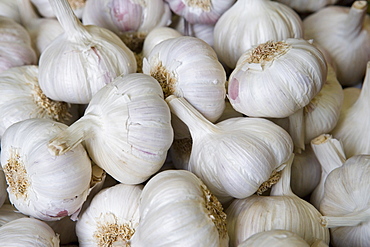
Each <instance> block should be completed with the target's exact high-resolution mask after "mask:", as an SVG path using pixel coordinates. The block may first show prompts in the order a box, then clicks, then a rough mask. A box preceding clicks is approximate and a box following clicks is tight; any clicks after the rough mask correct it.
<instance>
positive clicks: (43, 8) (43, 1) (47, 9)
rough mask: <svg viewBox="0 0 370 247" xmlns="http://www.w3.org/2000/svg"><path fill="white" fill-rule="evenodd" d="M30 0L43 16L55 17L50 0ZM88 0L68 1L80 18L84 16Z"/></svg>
mask: <svg viewBox="0 0 370 247" xmlns="http://www.w3.org/2000/svg"><path fill="white" fill-rule="evenodd" d="M30 1H31V2H32V3H33V5H34V6H35V7H36V8H37V10H38V12H39V13H40V14H41V16H43V17H46V18H54V17H55V13H54V10H53V8H52V7H51V4H50V2H49V0H30ZM87 1H88V0H68V3H69V4H70V5H71V8H72V9H73V12H74V13H75V15H76V16H77V17H78V18H79V19H81V18H82V15H83V12H84V9H85V5H86V2H87Z"/></svg>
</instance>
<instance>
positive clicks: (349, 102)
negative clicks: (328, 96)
mask: <svg viewBox="0 0 370 247" xmlns="http://www.w3.org/2000/svg"><path fill="white" fill-rule="evenodd" d="M343 92H344V101H343V107H342V109H341V112H340V116H339V120H338V123H337V125H336V126H335V128H334V129H333V130H332V131H331V134H332V135H333V136H334V137H335V138H336V139H338V140H340V141H341V142H342V143H343V149H344V152H345V154H346V157H347V158H350V157H352V156H353V155H356V154H369V153H370V143H369V141H368V140H369V138H370V132H369V131H367V128H368V127H369V126H370V118H369V117H367V116H369V114H370V113H369V109H370V108H369V104H368V102H369V98H370V95H369V93H370V61H369V62H368V63H367V70H366V76H365V79H364V81H363V83H362V88H361V89H359V88H351V87H348V88H346V89H344V90H343Z"/></svg>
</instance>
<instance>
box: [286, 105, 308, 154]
mask: <svg viewBox="0 0 370 247" xmlns="http://www.w3.org/2000/svg"><path fill="white" fill-rule="evenodd" d="M303 113H304V107H303V108H301V109H299V110H298V111H296V112H295V113H293V115H290V116H289V117H288V119H289V134H290V136H291V137H292V139H293V143H294V152H295V153H298V154H300V153H301V152H302V150H304V149H305V144H304V139H305V138H304V133H305V128H304V127H305V125H304V124H305V123H304V114H303Z"/></svg>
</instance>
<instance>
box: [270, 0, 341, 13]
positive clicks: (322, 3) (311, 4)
mask: <svg viewBox="0 0 370 247" xmlns="http://www.w3.org/2000/svg"><path fill="white" fill-rule="evenodd" d="M338 1H339V0H277V2H280V3H283V4H286V5H288V6H289V7H291V8H292V9H294V10H296V11H297V12H299V13H310V12H316V11H318V10H320V9H323V8H325V7H326V6H328V5H334V4H336V3H337V2H338Z"/></svg>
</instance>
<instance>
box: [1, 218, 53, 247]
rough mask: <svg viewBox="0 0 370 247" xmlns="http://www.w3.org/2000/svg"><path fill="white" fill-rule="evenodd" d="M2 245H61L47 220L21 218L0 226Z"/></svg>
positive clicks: (50, 246)
mask: <svg viewBox="0 0 370 247" xmlns="http://www.w3.org/2000/svg"><path fill="white" fill-rule="evenodd" d="M0 243H1V245H2V246H8V247H11V246H14V247H16V246H39V247H59V237H58V235H57V234H55V232H54V231H53V229H51V227H50V226H48V225H47V224H46V223H45V222H43V221H41V220H38V219H34V218H21V219H16V220H13V221H11V222H8V223H6V224H5V225H3V226H2V227H0Z"/></svg>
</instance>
